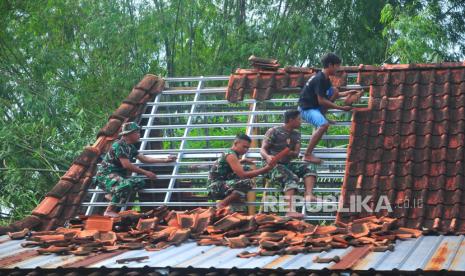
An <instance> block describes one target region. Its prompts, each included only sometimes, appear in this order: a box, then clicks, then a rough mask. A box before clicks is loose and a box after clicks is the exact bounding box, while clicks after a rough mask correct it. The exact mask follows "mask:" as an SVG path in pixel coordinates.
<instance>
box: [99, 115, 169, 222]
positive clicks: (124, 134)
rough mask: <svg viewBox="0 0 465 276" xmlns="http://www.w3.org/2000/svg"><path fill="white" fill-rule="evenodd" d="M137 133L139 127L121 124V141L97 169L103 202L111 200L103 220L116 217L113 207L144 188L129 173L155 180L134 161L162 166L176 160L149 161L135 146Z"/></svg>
mask: <svg viewBox="0 0 465 276" xmlns="http://www.w3.org/2000/svg"><path fill="white" fill-rule="evenodd" d="M139 130H140V128H139V126H138V125H137V124H136V123H134V122H130V123H125V124H123V127H122V131H121V133H120V136H121V138H120V139H119V140H117V141H115V142H114V143H113V145H112V146H111V148H110V150H109V151H108V152H107V154H106V155H105V157H104V158H103V161H102V163H101V164H99V165H98V169H97V174H96V180H97V183H98V184H99V186H100V187H101V188H102V189H104V190H105V191H106V192H107V193H108V194H107V195H106V196H105V198H107V199H111V202H110V204H109V205H108V208H107V209H106V210H105V214H104V215H106V216H113V217H114V216H117V214H116V212H115V211H114V209H115V207H116V205H117V204H122V203H124V202H126V200H127V199H128V196H129V195H130V193H131V192H132V191H137V190H139V189H142V188H143V187H144V184H145V181H144V179H142V178H137V177H131V176H130V173H131V172H135V173H139V174H143V175H145V176H147V177H148V178H149V179H152V180H154V179H156V177H157V176H156V174H154V173H153V172H151V171H147V170H144V169H141V168H139V167H137V166H135V165H133V164H132V163H133V162H134V161H135V159H136V158H137V159H139V160H140V161H141V162H143V163H162V162H173V161H175V160H176V158H174V157H171V156H170V157H168V158H152V157H148V156H144V155H143V154H140V153H139V152H138V150H137V148H136V146H135V143H137V142H138V141H139V139H140V133H139Z"/></svg>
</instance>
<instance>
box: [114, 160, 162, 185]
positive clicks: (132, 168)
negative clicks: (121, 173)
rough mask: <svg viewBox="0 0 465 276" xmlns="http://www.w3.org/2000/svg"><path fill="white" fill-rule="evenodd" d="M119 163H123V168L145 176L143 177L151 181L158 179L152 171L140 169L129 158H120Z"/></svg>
mask: <svg viewBox="0 0 465 276" xmlns="http://www.w3.org/2000/svg"><path fill="white" fill-rule="evenodd" d="M119 161H120V162H121V165H122V166H123V168H125V169H126V170H128V171H131V172H135V173H138V174H143V175H145V176H147V177H148V178H149V179H152V180H155V179H157V175H156V174H154V173H153V172H151V171H147V170H144V169H142V168H139V167H137V166H135V165H134V164H132V163H131V162H130V161H129V159H127V158H119Z"/></svg>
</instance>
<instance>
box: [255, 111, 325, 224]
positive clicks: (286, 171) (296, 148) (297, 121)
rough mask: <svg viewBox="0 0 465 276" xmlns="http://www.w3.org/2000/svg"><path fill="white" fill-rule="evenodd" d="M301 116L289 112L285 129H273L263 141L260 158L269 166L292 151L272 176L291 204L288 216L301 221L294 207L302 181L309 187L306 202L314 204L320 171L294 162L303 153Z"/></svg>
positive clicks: (306, 190) (285, 121)
mask: <svg viewBox="0 0 465 276" xmlns="http://www.w3.org/2000/svg"><path fill="white" fill-rule="evenodd" d="M300 125H301V118H300V112H299V111H298V110H287V111H286V112H285V113H284V125H282V126H276V127H273V128H270V129H269V130H268V131H267V132H266V134H265V138H264V139H263V143H262V148H261V150H260V154H261V156H262V157H263V159H265V162H266V163H269V162H271V160H272V159H273V156H275V155H276V154H278V153H279V152H281V151H282V150H283V149H285V148H286V147H289V148H290V152H289V153H288V155H287V156H286V157H285V158H283V159H281V160H280V161H279V162H278V164H277V165H276V167H274V168H273V170H272V171H271V172H270V173H269V177H270V181H271V182H272V183H279V184H280V185H281V188H282V189H283V191H284V194H285V195H286V198H287V199H288V200H289V201H288V204H287V207H288V208H287V209H288V212H287V213H286V216H289V217H292V218H297V219H300V218H302V217H303V214H301V213H298V212H295V211H294V210H293V207H292V202H293V197H294V195H295V193H296V192H297V190H298V188H299V180H300V178H303V180H304V184H305V198H306V200H307V201H314V200H316V198H315V197H314V196H313V193H312V192H313V186H314V184H315V181H316V176H317V172H316V167H315V165H314V164H310V163H303V162H293V161H292V159H294V158H297V157H298V156H299V153H300V137H301V135H300V132H299V131H298V129H299V128H300Z"/></svg>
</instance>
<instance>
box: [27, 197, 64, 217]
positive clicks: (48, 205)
mask: <svg viewBox="0 0 465 276" xmlns="http://www.w3.org/2000/svg"><path fill="white" fill-rule="evenodd" d="M58 201H60V199H59V198H56V197H51V196H47V197H45V198H44V200H42V202H41V203H40V204H39V205H38V206H37V207H36V208H35V209H34V210H33V211H32V214H34V215H42V216H46V215H48V214H49V213H50V212H51V211H52V210H53V208H55V206H56V205H57V204H58Z"/></svg>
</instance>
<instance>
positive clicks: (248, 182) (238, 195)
mask: <svg viewBox="0 0 465 276" xmlns="http://www.w3.org/2000/svg"><path fill="white" fill-rule="evenodd" d="M251 141H252V140H251V139H250V137H249V136H247V135H245V134H240V135H238V136H237V137H236V140H235V141H234V144H233V146H232V147H231V149H229V150H228V151H227V152H226V153H224V154H222V155H221V157H220V158H219V159H218V160H217V161H216V163H215V164H214V165H213V167H212V168H211V170H210V174H209V177H208V183H207V185H208V186H207V189H208V194H209V196H210V198H212V199H222V201H220V202H219V203H218V205H217V206H218V207H219V208H223V207H226V206H228V205H229V204H231V203H233V202H237V201H240V200H241V199H243V198H244V197H245V195H246V193H247V192H248V191H249V190H250V189H252V187H253V182H252V178H253V177H255V176H257V175H259V174H262V173H265V172H268V171H269V170H271V169H272V168H273V166H274V163H271V164H269V165H267V166H265V167H263V168H260V169H255V168H254V166H253V161H252V160H250V159H242V160H239V159H240V157H241V156H242V155H244V154H245V153H247V151H248V150H249V147H250V143H251ZM243 163H248V164H245V165H244V166H243V165H242V164H243Z"/></svg>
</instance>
